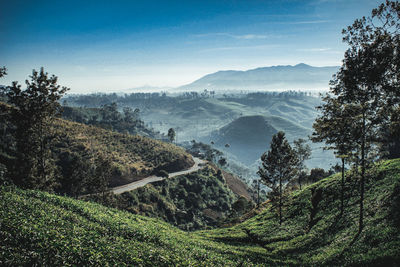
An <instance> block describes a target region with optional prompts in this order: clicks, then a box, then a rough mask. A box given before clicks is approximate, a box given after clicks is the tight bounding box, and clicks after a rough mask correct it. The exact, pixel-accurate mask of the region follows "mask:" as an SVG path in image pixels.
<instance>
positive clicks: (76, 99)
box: [63, 89, 312, 109]
mask: <svg viewBox="0 0 400 267" xmlns="http://www.w3.org/2000/svg"><path fill="white" fill-rule="evenodd" d="M310 96H312V93H311V92H305V91H304V92H303V91H293V90H292V91H283V92H232V93H218V92H216V91H213V90H207V89H205V90H204V91H202V92H195V91H191V92H182V93H176V94H173V95H167V94H166V93H165V92H154V93H131V94H123V95H118V94H115V93H112V94H103V93H97V94H87V95H69V96H67V97H64V98H63V103H64V105H68V106H81V107H101V106H104V105H110V104H112V103H117V104H118V105H120V106H136V107H138V108H140V109H146V108H151V107H153V106H154V107H160V106H166V105H174V104H178V103H179V102H180V101H182V100H196V99H207V98H219V99H231V98H233V99H249V100H254V99H261V100H262V99H270V98H303V97H310Z"/></svg>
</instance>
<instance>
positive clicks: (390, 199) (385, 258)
mask: <svg viewBox="0 0 400 267" xmlns="http://www.w3.org/2000/svg"><path fill="white" fill-rule="evenodd" d="M348 177H349V178H348V180H347V182H346V185H347V188H346V201H345V203H346V209H345V212H344V214H343V216H339V207H340V190H339V189H340V176H338V175H334V176H331V177H328V178H326V179H324V180H322V181H320V182H318V183H316V184H312V185H310V186H308V187H306V188H304V189H303V190H301V191H296V192H294V193H292V194H291V195H289V197H288V200H287V202H286V206H285V210H284V211H285V213H284V214H285V221H284V223H283V224H282V225H281V226H279V224H278V221H277V217H276V214H275V212H274V210H273V209H272V208H271V207H270V206H268V207H267V208H266V209H265V210H264V211H263V212H261V213H260V214H258V215H257V216H255V217H253V218H251V219H249V220H247V221H245V222H244V223H242V224H239V225H236V226H234V227H231V228H222V229H217V230H211V231H199V232H191V233H188V232H184V231H181V230H178V229H177V228H175V227H172V226H170V225H169V224H167V223H163V222H161V221H159V220H156V219H151V218H147V217H142V216H139V215H133V214H130V213H127V212H124V211H118V210H116V209H110V208H106V207H103V206H101V205H99V204H94V203H89V202H83V201H77V200H74V199H71V198H66V197H60V196H55V195H51V194H48V193H43V192H39V191H29V190H20V189H15V188H12V187H3V188H2V189H1V192H0V240H2V242H0V265H33V264H35V263H39V264H47V265H136V266H140V265H143V266H171V265H178V266H179V265H184V266H187V265H191V266H237V265H264V266H265V265H267V266H270V265H285V266H287V265H314V266H321V265H370V266H376V265H381V266H388V265H389V266H390V265H392V266H393V265H394V266H396V265H398V264H399V263H400V159H397V160H391V161H385V162H382V163H380V164H378V165H376V166H375V167H374V168H373V169H370V170H369V172H368V179H367V180H368V183H367V186H366V189H367V190H366V199H365V207H366V212H365V214H366V218H365V228H364V231H363V232H362V234H361V235H360V236H358V237H357V238H356V239H354V237H355V234H356V232H357V227H358V226H357V216H358V203H357V199H358V196H357V186H356V185H357V179H356V175H353V176H350V175H348Z"/></svg>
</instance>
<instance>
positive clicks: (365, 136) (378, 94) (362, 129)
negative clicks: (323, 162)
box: [314, 1, 400, 233]
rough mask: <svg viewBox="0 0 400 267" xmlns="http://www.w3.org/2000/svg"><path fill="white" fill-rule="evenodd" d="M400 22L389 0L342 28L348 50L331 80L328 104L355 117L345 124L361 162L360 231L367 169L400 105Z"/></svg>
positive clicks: (397, 7)
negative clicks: (368, 15)
mask: <svg viewBox="0 0 400 267" xmlns="http://www.w3.org/2000/svg"><path fill="white" fill-rule="evenodd" d="M399 22H400V3H399V2H397V1H386V2H385V3H383V4H381V5H380V6H379V7H378V8H376V9H373V10H372V14H371V16H370V17H368V18H365V17H363V18H362V19H358V20H356V21H355V22H354V23H353V25H351V26H349V27H347V29H345V30H343V34H344V37H343V41H344V42H346V43H348V44H349V49H348V50H347V51H346V53H345V55H344V60H343V65H342V67H341V68H340V70H339V71H338V73H337V74H336V76H335V77H334V79H333V81H332V82H331V92H330V93H331V95H332V97H330V98H327V100H328V101H327V104H326V105H331V106H336V107H337V108H339V109H340V110H341V112H343V114H345V116H347V117H348V118H350V121H346V126H343V125H342V127H344V128H345V129H346V130H347V129H348V131H349V133H351V134H350V135H349V137H350V138H351V139H350V140H351V141H352V143H353V145H354V146H355V147H354V152H355V153H354V156H355V157H356V160H357V162H360V165H361V174H360V213H359V233H360V232H361V231H362V229H363V220H364V191H365V170H366V167H367V164H368V162H369V159H371V158H373V157H374V154H373V153H372V152H373V151H374V150H375V149H376V148H377V144H379V143H381V142H382V141H383V140H382V139H383V138H382V137H383V135H382V129H384V128H386V127H388V125H390V122H391V121H392V120H391V118H392V117H393V116H394V114H396V113H395V112H396V111H395V110H396V109H397V108H398V107H399V104H400V92H399V90H398V88H399V82H400V79H399V78H400V77H399V75H400V69H399V66H400V60H399V57H400V55H399V52H400V51H399V50H400V46H399V44H400V38H399V33H398V31H399V29H400V23H399ZM342 118H343V117H342ZM347 123H349V124H347ZM317 124H319V123H318V120H317ZM314 129H316V128H315V127H314ZM333 130H334V131H336V132H337V131H340V130H341V129H339V127H337V128H336V130H335V129H333ZM333 144H335V142H333ZM336 148H338V147H336Z"/></svg>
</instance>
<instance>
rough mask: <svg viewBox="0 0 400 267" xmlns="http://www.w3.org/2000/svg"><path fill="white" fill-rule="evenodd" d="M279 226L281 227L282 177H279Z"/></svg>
mask: <svg viewBox="0 0 400 267" xmlns="http://www.w3.org/2000/svg"><path fill="white" fill-rule="evenodd" d="M279 225H282V177H281V176H279Z"/></svg>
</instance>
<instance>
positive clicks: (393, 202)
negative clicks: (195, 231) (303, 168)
mask: <svg viewBox="0 0 400 267" xmlns="http://www.w3.org/2000/svg"><path fill="white" fill-rule="evenodd" d="M367 175H368V178H367V181H368V182H367V185H366V195H365V228H364V230H363V232H362V233H361V235H360V236H358V237H357V238H356V233H357V230H358V225H357V223H358V212H359V206H358V186H357V185H358V183H357V180H356V176H355V175H354V174H353V176H351V177H350V179H349V180H347V182H346V194H345V204H346V208H345V212H344V215H343V216H341V217H340V216H339V214H340V210H339V208H340V179H341V177H340V175H334V176H331V177H328V178H326V179H323V180H321V181H320V182H318V183H315V184H312V185H310V186H308V187H306V188H304V189H303V190H301V191H295V192H294V193H292V194H291V195H290V196H289V198H288V201H287V202H286V203H285V207H284V215H285V216H284V217H285V221H284V222H283V224H282V225H281V226H279V223H278V217H277V214H276V211H275V210H274V209H273V208H272V207H271V206H269V208H267V209H266V210H265V211H264V212H263V213H261V214H260V215H258V216H255V217H253V218H251V219H249V220H247V221H245V222H244V223H242V224H240V225H237V226H235V227H232V228H228V229H218V230H214V231H209V232H202V234H204V235H205V236H207V237H208V238H211V239H212V240H230V241H231V242H241V243H247V242H251V243H254V242H257V243H258V244H260V246H262V247H264V248H265V249H266V250H268V251H269V255H270V256H271V257H272V256H275V257H277V258H280V259H287V260H288V261H289V260H290V261H294V262H295V263H297V264H300V265H303V264H304V265H336V266H339V265H359V264H363V265H364V264H365V265H376V264H378V263H379V264H382V265H384V264H385V263H386V264H390V263H393V262H397V263H399V262H400V223H399V222H400V220H399V217H400V212H399V207H400V197H399V195H400V160H399V159H397V160H391V161H385V162H382V163H380V164H378V165H376V166H374V168H373V169H370V170H369V171H368V173H367ZM317 191H320V192H322V198H321V201H320V202H319V203H318V205H317V209H316V214H315V216H314V224H313V223H310V221H311V220H310V211H311V209H312V205H311V201H310V200H311V197H312V193H313V192H317Z"/></svg>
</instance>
